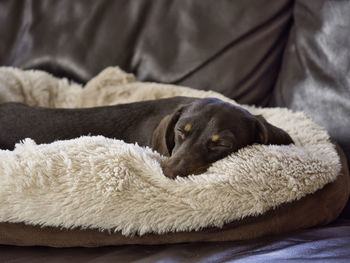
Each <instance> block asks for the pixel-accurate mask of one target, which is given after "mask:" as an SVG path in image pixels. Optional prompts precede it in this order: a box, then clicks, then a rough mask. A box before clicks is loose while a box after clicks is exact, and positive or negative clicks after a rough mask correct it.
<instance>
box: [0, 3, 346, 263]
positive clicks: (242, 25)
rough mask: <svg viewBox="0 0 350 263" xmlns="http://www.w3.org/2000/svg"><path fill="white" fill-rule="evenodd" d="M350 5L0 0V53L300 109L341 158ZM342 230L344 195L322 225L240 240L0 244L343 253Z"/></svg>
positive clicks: (78, 78)
mask: <svg viewBox="0 0 350 263" xmlns="http://www.w3.org/2000/svg"><path fill="white" fill-rule="evenodd" d="M349 13H350V3H349V2H348V1H345V0H344V1H341V0H338V1H336V0H313V1H302V0H295V1H291V0H273V1H268V2H266V1H259V0H250V1H243V0H240V1H221V0H220V1H207V0H205V1H167V0H166V1H164V0H163V1H161V0H153V1H150V0H143V1H136V0H135V1H126V0H125V1H123V0H117V1H107V0H100V1H92V0H90V1H83V0H77V1H68V0H61V1H44V0H42V1H41V0H39V1H29V0H28V1H20V0H18V1H17V0H15V1H13V0H3V1H1V2H0V36H1V43H0V65H1V66H12V67H19V68H22V69H39V70H44V71H47V72H49V73H51V74H53V75H54V76H57V77H65V78H68V79H70V80H71V81H74V82H77V83H81V84H84V83H86V82H88V81H89V80H90V79H91V78H92V77H94V76H95V75H96V74H98V73H99V72H100V71H101V70H103V69H104V68H106V67H108V66H116V65H118V66H119V67H120V68H122V69H123V70H125V71H127V72H131V73H133V74H135V76H136V78H137V79H138V80H140V81H150V82H160V83H166V84H176V85H182V86H188V87H191V88H195V89H200V90H213V91H216V92H219V93H221V94H223V95H225V96H227V97H229V98H231V99H234V100H236V101H237V102H239V103H242V104H251V105H256V106H262V107H267V106H268V107H287V108H290V109H292V110H296V111H304V112H306V113H307V114H308V115H310V116H311V117H312V119H313V120H314V121H315V122H316V123H318V124H319V125H321V126H323V127H325V128H326V129H327V131H328V132H329V134H330V136H331V137H332V139H333V140H334V141H335V142H336V143H337V144H339V145H340V147H341V148H342V150H343V151H344V153H345V155H344V158H343V159H344V162H343V164H344V163H345V166H346V159H347V160H348V161H349V159H350V133H349V132H348V130H349V128H350V118H349V117H348V116H349V114H350V104H349V101H350V100H349V99H350V79H349V68H350V52H349V46H350V37H349V34H348V32H349V29H350V17H349V15H348V14H349ZM346 169H347V171H346V172H345V173H347V176H348V168H347V167H346ZM290 220H291V221H292V220H295V219H293V218H290ZM349 241H350V206H349V205H347V206H346V207H345V209H344V211H343V212H342V214H341V215H340V216H339V217H338V218H337V219H336V220H335V221H333V222H332V223H330V224H327V225H325V226H317V227H314V228H311V229H304V230H298V231H294V232H290V233H285V234H283V235H277V236H267V237H263V238H259V239H253V240H247V241H235V242H208V243H206V242H196V243H180V244H163V245H148V246H147V245H125V246H113V247H99V248H80V247H76V248H49V247H20V246H18V247H16V246H7V245H2V246H0V260H1V261H4V262H7V261H14V262H22V261H23V262H28V261H32V262H41V261H44V260H45V261H49V262H62V261H65V260H74V261H75V262H80V261H84V262H109V261H121V262H133V261H141V262H158V261H174V262H226V261H237V262H281V261H282V260H290V261H293V262H305V261H306V260H308V261H315V262H320V261H327V262H348V260H349V258H350V252H349V251H350V249H349V248H350V245H349V244H350V242H349Z"/></svg>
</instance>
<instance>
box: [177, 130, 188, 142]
mask: <svg viewBox="0 0 350 263" xmlns="http://www.w3.org/2000/svg"><path fill="white" fill-rule="evenodd" d="M177 134H178V135H179V136H180V138H181V139H182V140H184V139H185V138H186V133H185V132H184V131H183V130H181V129H177Z"/></svg>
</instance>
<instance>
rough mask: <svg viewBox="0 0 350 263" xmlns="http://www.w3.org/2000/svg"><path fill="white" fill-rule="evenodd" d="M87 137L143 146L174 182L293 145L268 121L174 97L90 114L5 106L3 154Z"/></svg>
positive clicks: (0, 114)
mask: <svg viewBox="0 0 350 263" xmlns="http://www.w3.org/2000/svg"><path fill="white" fill-rule="evenodd" d="M83 135H103V136H105V137H109V138H116V139H120V140H123V141H125V142H127V143H135V142H137V143H138V144H139V145H141V146H150V147H152V148H153V149H154V150H156V151H158V152H159V153H161V154H163V155H166V156H170V155H171V157H170V158H169V159H168V161H166V162H165V163H164V164H163V170H164V174H165V175H166V176H168V177H170V178H174V177H176V176H177V175H179V176H187V175H189V174H193V173H200V172H202V171H205V170H206V169H207V168H208V167H209V166H210V164H211V163H213V162H215V161H217V160H219V159H221V158H223V157H225V156H227V155H228V154H230V153H232V152H234V151H237V150H238V149H240V148H242V147H244V146H247V145H251V144H254V143H263V144H290V143H292V142H293V141H292V139H291V138H290V136H289V135H288V134H287V133H286V132H284V131H283V130H281V129H279V128H277V127H275V126H272V125H271V124H269V123H268V122H266V121H265V119H264V118H262V117H260V116H253V115H252V114H250V113H249V112H248V111H246V110H244V109H242V108H240V107H237V106H233V105H232V104H230V103H225V102H223V101H221V100H219V99H214V98H205V99H197V98H188V97H173V98H168V99H160V100H150V101H142V102H135V103H128V104H120V105H114V106H106V107H96V108H85V109H50V108H43V107H30V106H27V105H24V104H21V103H4V104H0V148H1V149H9V150H11V149H13V148H14V146H15V144H16V143H18V142H19V141H21V140H23V139H25V138H32V139H33V140H34V141H35V142H36V143H38V144H40V143H50V142H53V141H55V140H65V139H72V138H77V137H79V136H83Z"/></svg>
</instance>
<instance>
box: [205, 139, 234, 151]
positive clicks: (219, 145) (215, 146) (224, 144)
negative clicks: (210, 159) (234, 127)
mask: <svg viewBox="0 0 350 263" xmlns="http://www.w3.org/2000/svg"><path fill="white" fill-rule="evenodd" d="M232 147H233V145H232V142H231V141H229V140H217V141H215V142H213V141H210V142H209V144H208V148H209V149H210V150H213V151H227V150H230V149H232Z"/></svg>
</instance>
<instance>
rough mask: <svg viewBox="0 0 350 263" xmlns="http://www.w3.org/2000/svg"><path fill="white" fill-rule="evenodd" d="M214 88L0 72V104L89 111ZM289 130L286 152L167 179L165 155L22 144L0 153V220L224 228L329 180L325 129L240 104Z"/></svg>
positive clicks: (117, 76)
mask: <svg viewBox="0 0 350 263" xmlns="http://www.w3.org/2000/svg"><path fill="white" fill-rule="evenodd" d="M175 95H186V96H193V97H208V96H211V97H218V98H221V99H223V100H226V101H229V102H231V103H235V102H234V101H232V100H229V99H227V98H225V97H224V96H222V95H220V94H217V93H215V92H212V91H209V92H207V91H199V90H194V89H189V88H185V87H179V86H173V85H162V84H155V83H140V82H137V81H136V80H135V79H134V77H133V76H132V75H130V74H126V73H125V72H123V71H121V70H120V69H119V68H107V69H106V70H104V71H103V72H102V73H100V74H99V75H98V76H96V77H95V78H94V79H92V80H91V81H90V82H89V83H88V84H87V85H86V87H85V88H84V89H83V88H82V87H81V86H79V85H77V84H74V83H69V82H68V81H67V80H65V79H57V78H54V77H53V76H51V75H49V74H47V73H44V72H40V71H21V70H19V69H14V68H0V102H5V101H19V102H24V103H27V104H29V105H39V106H47V107H73V108H74V107H91V106H100V105H107V104H116V103H124V102H131V101H138V100H145V99H155V98H164V97H170V96H175ZM242 106H243V107H245V108H246V109H247V110H249V111H250V112H252V113H253V114H262V115H263V116H264V117H265V118H266V119H267V120H268V121H269V122H271V123H272V124H274V125H277V126H279V127H281V128H283V129H285V130H286V131H287V132H288V133H289V134H290V135H291V136H292V138H293V140H294V141H295V142H296V145H289V146H272V145H271V146H265V145H254V146H249V147H246V148H243V149H241V150H240V151H238V152H237V153H233V154H231V155H230V156H228V157H226V158H224V159H223V160H220V161H218V162H216V163H214V164H213V165H212V166H211V167H210V168H209V170H208V171H207V172H205V173H204V174H201V175H197V176H190V177H188V178H177V179H176V180H171V179H168V178H166V177H165V176H164V175H163V173H162V170H161V168H160V165H159V163H160V160H161V159H162V158H164V157H162V156H160V155H159V154H158V153H156V152H152V150H150V149H148V148H142V147H139V146H138V145H135V144H126V143H124V142H122V141H120V140H114V139H108V138H105V137H101V136H98V137H81V138H77V139H73V140H66V141H57V142H54V143H51V144H46V145H36V144H35V142H34V141H32V140H30V139H27V140H25V141H24V142H23V143H21V144H17V146H16V148H15V150H14V151H0V171H1V173H0V177H1V178H0V221H6V222H25V223H27V224H33V225H45V226H58V227H64V228H73V227H82V228H99V229H110V230H116V231H121V232H122V233H123V234H124V235H133V234H140V235H143V234H145V233H150V232H153V233H160V234H161V233H166V232H172V231H191V230H200V229H202V228H204V227H209V226H216V227H221V226H222V225H223V224H225V223H227V222H231V221H233V220H237V219H241V218H244V217H246V216H252V215H253V216H256V215H261V214H263V213H264V212H266V211H267V210H269V209H273V208H275V207H277V206H278V205H280V204H282V203H286V202H291V201H294V200H298V199H300V198H302V197H304V196H305V195H307V194H310V193H313V192H315V191H316V190H318V189H320V188H322V187H323V186H324V185H325V184H327V183H329V182H331V181H333V180H335V178H336V176H337V175H338V173H339V171H340V163H339V157H338V155H337V153H336V151H335V148H334V147H333V145H332V144H331V143H330V141H329V136H328V134H327V132H326V131H325V130H324V129H322V128H321V127H319V126H318V125H317V124H315V123H314V122H313V121H312V120H311V119H310V118H309V117H307V116H306V115H305V114H304V113H301V112H297V113H294V112H291V111H290V110H287V109H282V108H256V107H252V106H246V105H242Z"/></svg>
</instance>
